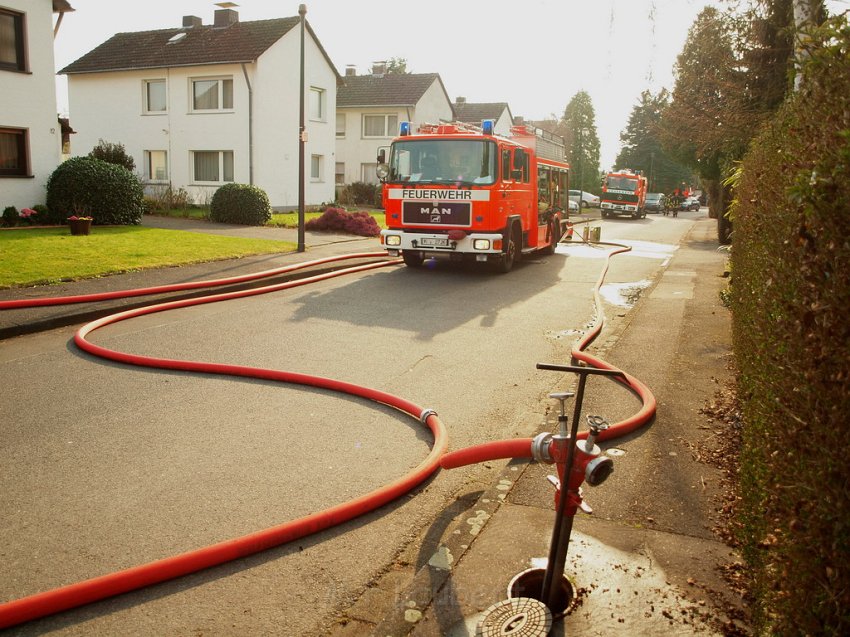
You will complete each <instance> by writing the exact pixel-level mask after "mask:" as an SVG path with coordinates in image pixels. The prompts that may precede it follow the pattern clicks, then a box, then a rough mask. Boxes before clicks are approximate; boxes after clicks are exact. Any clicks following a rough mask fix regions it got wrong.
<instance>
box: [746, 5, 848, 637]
mask: <svg viewBox="0 0 850 637" xmlns="http://www.w3.org/2000/svg"><path fill="white" fill-rule="evenodd" d="M820 37H821V44H820V45H819V46H815V45H814V42H813V45H812V47H811V58H810V59H809V60H808V61H807V62H806V63H805V66H804V67H803V70H804V78H805V79H804V82H803V84H802V88H801V90H800V91H799V92H798V93H796V94H794V95H793V96H792V97H791V99H790V100H789V101H788V102H787V103H786V104H785V105H784V106H783V107H782V108H781V109H780V110H779V112H778V113H777V114H776V116H775V118H774V119H773V120H772V121H771V122H770V123H769V125H768V126H766V128H765V129H764V130H763V132H762V133H761V134H760V135H759V136H758V137H757V138H755V139H754V140H753V143H752V146H751V149H750V151H749V152H748V154H747V156H746V157H745V158H744V162H743V171H742V176H741V179H740V182H739V183H738V185H737V187H736V190H735V194H736V197H737V200H738V205H737V208H736V209H735V217H734V222H735V237H734V241H733V243H732V260H733V265H734V268H733V272H734V278H733V281H732V309H733V337H734V348H735V355H736V359H737V364H738V367H739V369H740V377H739V393H740V397H741V402H742V404H743V406H744V407H743V413H744V433H743V447H742V451H741V474H740V475H741V487H740V493H741V497H742V503H741V511H742V513H741V518H740V522H741V540H742V548H743V554H744V557H745V559H746V561H747V563H748V566H749V569H748V570H749V572H750V573H751V575H752V577H753V582H754V585H753V591H752V592H753V593H754V597H755V603H754V604H753V608H754V611H755V617H754V620H755V630H754V631H753V632H754V634H757V635H847V634H850V613H848V608H850V566H848V565H850V497H848V484H850V464H848V462H847V431H848V425H847V423H848V413H850V321H848V319H847V308H848V307H850V268H848V263H850V241H848V236H850V128H848V111H847V87H848V86H850V55H848V53H847V51H848V43H850V25H848V23H847V21H846V18H844V19H839V20H836V22H834V23H833V26H832V27H826V28H824V29H822V30H821V32H820ZM813 40H814V39H813Z"/></svg>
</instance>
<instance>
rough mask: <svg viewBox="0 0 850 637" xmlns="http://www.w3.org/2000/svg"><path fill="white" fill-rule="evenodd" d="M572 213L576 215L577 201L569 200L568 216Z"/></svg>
mask: <svg viewBox="0 0 850 637" xmlns="http://www.w3.org/2000/svg"><path fill="white" fill-rule="evenodd" d="M572 213H576V214H578V201H573V199H572V198H570V214H572Z"/></svg>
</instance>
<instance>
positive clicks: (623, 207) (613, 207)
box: [602, 202, 637, 213]
mask: <svg viewBox="0 0 850 637" xmlns="http://www.w3.org/2000/svg"><path fill="white" fill-rule="evenodd" d="M602 209H603V210H608V211H610V212H613V213H618V212H635V211H636V210H637V206H636V205H630V204H621V203H617V204H614V203H607V202H602Z"/></svg>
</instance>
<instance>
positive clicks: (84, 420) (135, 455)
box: [0, 211, 698, 635]
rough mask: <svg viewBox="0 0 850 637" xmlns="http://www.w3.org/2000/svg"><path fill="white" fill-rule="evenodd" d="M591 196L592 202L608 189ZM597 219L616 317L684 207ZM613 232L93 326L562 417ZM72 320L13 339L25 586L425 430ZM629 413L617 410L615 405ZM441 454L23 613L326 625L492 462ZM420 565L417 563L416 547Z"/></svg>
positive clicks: (508, 411) (515, 430) (254, 505)
mask: <svg viewBox="0 0 850 637" xmlns="http://www.w3.org/2000/svg"><path fill="white" fill-rule="evenodd" d="M595 212H596V214H597V215H598V211H595ZM697 214H698V213H682V214H681V215H680V216H679V218H678V219H671V218H665V217H660V216H656V215H650V216H649V217H647V218H646V219H643V220H637V221H635V220H631V219H626V218H623V219H612V220H606V221H604V222H596V223H597V224H598V225H601V227H602V239H603V240H612V241H616V240H625V241H627V242H630V243H632V244H633V245H634V247H635V249H634V251H633V252H632V253H630V254H628V255H625V256H622V257H617V258H616V259H615V261H614V263H613V265H612V268H611V270H610V272H609V275H608V277H607V285H606V288H605V289H604V291H603V292H604V297H605V298H606V306H607V310H606V313H608V315H609V322H610V329H611V330H613V331H616V329H617V324H618V322H619V321H622V320H624V319H625V318H626V317H627V316H628V314H629V312H630V311H632V310H631V302H630V298H631V299H632V300H633V298H634V296H635V295H636V294H639V293H640V290H641V289H643V288H645V287H647V286H648V285H649V284H650V282H651V281H652V280H653V278H654V277H657V276H658V275H659V271H660V269H661V267H662V264H663V263H664V262H665V259H669V257H670V255H671V254H672V253H673V251H674V250H675V247H676V245H677V243H678V242H679V241H680V240H681V238H682V237H683V236H684V235H685V233H686V232H687V231H688V230H689V229H690V227H691V225H692V222H691V221H690V219H689V218H690V217H692V216H696V215H697ZM603 254H604V250H603V249H601V248H588V247H582V246H565V247H559V249H558V251H557V253H556V254H555V255H553V256H551V257H535V258H531V259H529V260H526V261H524V262H522V263H521V264H520V265H519V266H518V267H517V268H516V269H515V271H513V272H511V273H510V274H508V275H494V274H491V273H487V272H482V271H480V270H478V269H459V268H453V267H448V266H445V267H443V266H438V267H436V268H433V269H431V268H423V269H421V270H414V269H408V268H404V267H399V268H397V269H383V270H378V271H373V272H369V273H364V274H359V275H354V276H352V277H348V278H344V279H334V280H332V281H326V282H322V283H319V284H315V285H312V286H309V287H304V288H298V289H295V290H290V291H285V292H279V293H274V294H270V295H266V296H262V297H253V298H250V299H245V300H237V301H228V302H226V303H219V304H214V305H205V306H200V307H197V308H190V309H184V310H175V311H171V312H168V313H160V314H155V315H151V316H147V317H142V318H138V319H134V320H132V321H129V322H125V323H122V324H119V325H117V326H114V327H109V328H106V329H104V330H101V331H98V332H97V333H96V334H95V335H94V336H93V338H92V340H93V341H95V342H97V343H100V344H103V345H105V346H108V347H110V348H114V349H120V350H122V351H127V352H133V353H139V354H150V355H156V356H168V357H172V358H185V359H192V360H203V361H215V362H228V363H236V364H245V365H251V366H258V367H270V368H274V369H285V370H292V371H299V372H305V373H309V374H317V375H321V376H326V377H331V378H336V379H340V380H345V381H351V382H354V383H359V384H364V385H367V386H370V387H374V388H377V389H381V390H383V391H388V392H391V393H395V394H398V395H400V396H403V397H405V398H408V399H410V400H412V401H414V402H416V403H417V404H419V405H422V406H423V407H431V408H434V409H436V410H437V412H438V413H439V415H440V417H441V419H442V420H443V422H445V423H446V425H447V427H448V429H449V436H450V447H451V448H452V449H458V448H461V447H464V446H467V445H471V444H476V443H480V442H484V441H487V440H496V439H502V438H510V437H515V436H530V435H533V434H534V433H536V432H537V431H539V430H541V428H542V427H544V426H547V415H546V412H547V411H548V410H549V409H550V405H549V403H550V402H551V401H549V399H547V398H546V395H547V393H548V392H550V391H553V390H554V389H556V388H557V385H558V383H559V381H560V379H559V378H558V377H557V375H553V374H552V373H551V372H545V371H538V370H536V369H535V367H534V366H535V363H537V362H542V361H549V362H566V359H567V357H568V352H569V348H570V346H571V345H572V342H573V340H574V338H575V335H576V333H577V332H579V331H580V330H582V329H583V328H584V327H585V326H586V325H587V324H588V322H589V321H590V320H591V318H592V293H591V287H592V285H593V283H594V281H595V280H596V279H597V277H598V276H599V272H600V268H601V266H602V263H603V260H602V258H601V257H602V255H603ZM74 330H75V328H74V327H69V328H63V329H57V330H53V331H50V332H46V333H41V334H35V335H29V336H22V337H18V338H14V339H10V340H7V341H3V342H2V343H0V370H2V374H0V376H2V379H3V381H2V397H0V437H2V439H3V441H4V444H3V446H2V448H0V466H2V467H3V471H2V475H0V511H2V520H3V521H2V524H0V599H2V600H10V599H15V598H18V597H22V596H25V595H29V594H33V593H36V592H39V591H42V590H46V589H49V588H52V587H56V586H60V585H63V584H68V583H71V582H74V581H77V580H79V579H83V578H89V577H94V576H97V575H101V574H104V573H108V572H111V571H113V570H117V569H121V568H126V567H129V566H133V565H136V564H140V563H144V562H147V561H150V560H155V559H159V558H163V557H167V556H170V555H173V554H176V553H179V552H183V551H187V550H191V549H194V548H198V547H201V546H204V545H207V544H210V543H213V542H217V541H221V540H224V539H228V538H232V537H236V536H240V535H243V534H246V533H249V532H252V531H256V530H260V529H264V528H267V527H269V526H272V525H275V524H278V523H281V522H284V521H287V520H290V519H294V518H296V517H299V516H302V515H305V514H308V513H312V512H315V511H317V510H320V509H322V508H325V507H327V506H330V505H333V504H335V503H338V502H340V501H344V500H346V499H349V498H351V497H355V496H357V495H359V494H361V493H364V492H366V491H369V490H371V489H373V488H376V487H377V486H380V485H382V484H384V483H386V482H387V481H389V480H392V479H393V478H395V477H398V476H399V475H401V474H403V473H404V472H405V471H406V470H408V469H409V468H411V467H413V466H415V465H416V464H417V463H418V462H419V461H420V460H421V459H422V458H423V457H424V456H425V455H426V454H427V452H428V449H429V445H430V436H429V435H428V433H427V431H426V430H424V429H423V428H420V427H419V426H418V425H417V424H416V423H415V422H412V421H411V420H410V419H409V418H407V417H405V416H401V415H398V414H397V413H395V412H393V411H392V410H390V409H388V408H386V407H382V406H378V405H374V404H371V403H367V402H365V401H361V400H358V399H352V398H349V397H345V396H340V395H336V394H332V393H329V392H325V391H320V390H313V389H305V388H300V387H290V386H279V385H274V384H271V383H266V382H262V381H246V380H231V379H223V378H216V377H210V376H204V375H200V374H177V373H168V372H163V371H150V370H144V369H136V368H131V367H127V366H122V365H118V364H114V363H109V362H103V361H101V360H98V359H94V358H91V357H89V356H88V355H86V354H82V353H80V352H79V351H78V350H77V349H76V348H75V347H74V346H73V343H72V342H71V338H72V335H73V332H74ZM612 416H614V417H616V415H612ZM501 466H502V465H501V464H499V463H491V464H490V465H489V466H485V467H480V468H478V469H477V470H471V471H465V472H463V473H460V472H454V473H452V472H443V473H441V474H439V475H437V476H436V477H435V478H434V479H432V480H431V481H430V482H429V483H428V484H427V485H426V486H425V487H423V488H421V489H419V490H418V491H417V492H416V493H415V494H412V495H411V496H409V497H406V498H402V499H401V500H400V501H398V502H396V503H394V504H393V505H390V506H388V507H385V508H384V509H382V510H381V511H379V512H377V513H373V514H370V515H367V516H365V517H364V518H362V519H360V520H358V521H355V522H353V523H349V524H346V525H344V526H342V527H340V528H337V529H334V530H331V531H328V532H325V533H321V534H319V535H317V536H313V537H311V538H307V539H305V540H303V541H299V542H296V543H294V544H292V545H287V546H283V547H280V548H277V549H272V550H270V551H266V552H264V553H262V554H259V555H257V556H254V557H251V558H247V559H244V560H241V561H238V562H236V563H231V564H228V565H224V566H221V567H218V568H214V569H210V570H208V571H205V572H202V573H199V574H195V575H192V576H188V577H185V578H182V579H179V580H177V581H174V582H170V583H166V584H162V585H158V586H154V587H151V588H149V589H146V590H143V591H139V592H135V593H130V594H127V595H124V596H121V597H118V598H115V599H112V600H106V601H104V602H100V603H97V604H93V605H91V606H88V607H85V608H82V609H79V610H74V611H69V612H66V613H63V614H61V615H58V616H55V617H51V618H46V619H43V620H40V621H36V622H32V623H30V624H28V625H25V626H22V627H19V628H17V629H13V630H12V631H11V634H19V635H36V634H43V633H45V632H51V634H57V635H112V634H122V635H152V634H169V635H222V634H280V635H322V634H326V633H327V631H328V627H329V626H330V625H331V624H332V622H333V620H334V618H335V617H336V615H337V614H338V612H339V611H340V609H344V608H346V607H347V606H349V605H350V604H351V603H352V602H353V601H354V600H355V599H356V598H357V596H358V595H359V594H360V592H361V591H362V590H363V588H364V586H365V585H366V583H368V582H369V581H370V580H372V579H373V578H375V577H376V576H377V575H378V574H380V573H382V572H385V571H387V570H388V569H398V570H399V571H400V573H401V574H400V576H399V582H400V584H399V585H400V587H401V586H402V585H403V581H404V577H405V575H404V573H405V572H408V571H409V572H411V573H412V571H413V570H415V568H416V567H417V566H419V565H421V564H417V562H418V561H421V560H422V559H425V560H427V559H428V557H430V554H427V555H424V554H423V555H424V557H423V555H420V553H419V552H417V546H419V544H420V543H421V542H422V535H423V534H427V533H428V532H429V529H432V528H434V526H435V524H437V525H439V520H440V519H441V518H451V517H453V516H454V515H456V514H457V512H458V511H457V508H458V507H459V506H464V503H466V504H468V503H469V502H471V501H472V500H474V497H475V494H476V493H478V492H480V491H481V490H482V489H483V488H485V487H486V486H487V485H489V484H490V483H491V482H492V481H493V480H494V479H495V478H496V476H497V475H498V473H499V470H500V468H501ZM405 569H407V570H405Z"/></svg>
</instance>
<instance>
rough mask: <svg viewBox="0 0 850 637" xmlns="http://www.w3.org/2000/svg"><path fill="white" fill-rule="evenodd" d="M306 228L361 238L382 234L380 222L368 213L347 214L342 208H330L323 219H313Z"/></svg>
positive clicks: (323, 214) (324, 213)
mask: <svg viewBox="0 0 850 637" xmlns="http://www.w3.org/2000/svg"><path fill="white" fill-rule="evenodd" d="M304 227H305V228H306V229H307V230H320V231H325V232H345V233H347V234H356V235H358V236H360V237H377V236H378V235H380V234H381V228H380V226H378V222H377V221H375V219H374V218H372V216H371V215H370V214H369V213H368V212H362V211H361V212H346V211H345V210H343V209H342V208H328V209H327V210H325V211H324V212H323V213H322V216H321V217H317V218H315V219H311V220H310V221H308V222H307V223H306V224H304Z"/></svg>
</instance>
